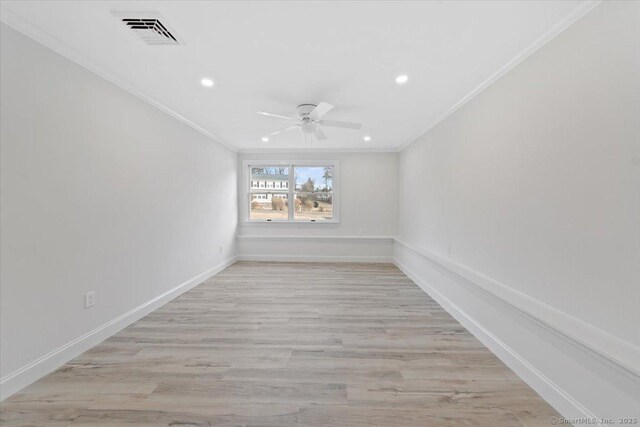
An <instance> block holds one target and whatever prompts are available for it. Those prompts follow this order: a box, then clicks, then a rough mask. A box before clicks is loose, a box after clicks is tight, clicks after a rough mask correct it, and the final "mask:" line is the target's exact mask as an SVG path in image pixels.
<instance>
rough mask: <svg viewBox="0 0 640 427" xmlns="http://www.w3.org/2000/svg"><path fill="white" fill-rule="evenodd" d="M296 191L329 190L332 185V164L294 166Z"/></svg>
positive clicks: (313, 191)
mask: <svg viewBox="0 0 640 427" xmlns="http://www.w3.org/2000/svg"><path fill="white" fill-rule="evenodd" d="M294 171H295V177H296V188H295V189H296V191H303V192H307V193H315V192H329V191H331V189H332V187H333V166H296V167H295V168H294Z"/></svg>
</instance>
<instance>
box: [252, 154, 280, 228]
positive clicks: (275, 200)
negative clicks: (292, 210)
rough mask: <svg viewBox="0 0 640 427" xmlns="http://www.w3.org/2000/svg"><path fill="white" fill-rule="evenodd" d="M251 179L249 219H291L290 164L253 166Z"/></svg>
mask: <svg viewBox="0 0 640 427" xmlns="http://www.w3.org/2000/svg"><path fill="white" fill-rule="evenodd" d="M250 169H251V170H250V173H251V177H250V179H249V192H250V193H251V194H250V196H249V204H250V208H249V219H250V220H269V219H271V220H280V221H282V220H285V221H286V220H287V219H289V213H288V206H287V198H288V197H289V167H288V166H251V168H250Z"/></svg>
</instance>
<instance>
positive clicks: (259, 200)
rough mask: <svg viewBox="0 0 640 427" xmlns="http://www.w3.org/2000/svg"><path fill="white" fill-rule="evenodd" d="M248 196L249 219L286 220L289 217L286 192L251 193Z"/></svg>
mask: <svg viewBox="0 0 640 427" xmlns="http://www.w3.org/2000/svg"><path fill="white" fill-rule="evenodd" d="M249 197H250V200H251V202H250V205H251V207H250V209H249V219H251V220H265V221H266V220H269V219H270V220H273V221H283V220H284V221H286V220H287V219H289V209H288V201H287V195H286V194H276V193H273V192H268V193H252V194H250V195H249Z"/></svg>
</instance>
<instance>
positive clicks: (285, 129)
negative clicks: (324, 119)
mask: <svg viewBox="0 0 640 427" xmlns="http://www.w3.org/2000/svg"><path fill="white" fill-rule="evenodd" d="M299 127H300V125H293V126H287V127H286V128H284V129H280V130H276V131H274V132H271V133H270V134H269V136H272V135H277V134H279V133H280V132H285V131H288V130H291V129H296V128H299Z"/></svg>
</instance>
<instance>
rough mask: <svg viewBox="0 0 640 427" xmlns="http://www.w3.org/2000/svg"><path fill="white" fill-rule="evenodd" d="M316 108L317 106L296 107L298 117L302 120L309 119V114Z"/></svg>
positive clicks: (302, 105) (301, 105) (303, 105)
mask: <svg viewBox="0 0 640 427" xmlns="http://www.w3.org/2000/svg"><path fill="white" fill-rule="evenodd" d="M316 107H317V105H316V104H300V105H298V106H297V107H296V111H298V116H300V118H301V119H302V120H304V119H305V118H307V119H308V118H309V114H310V113H311V112H312V111H313V109H314V108H316Z"/></svg>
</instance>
